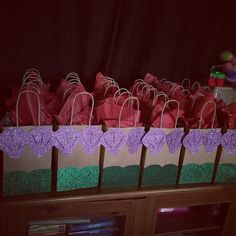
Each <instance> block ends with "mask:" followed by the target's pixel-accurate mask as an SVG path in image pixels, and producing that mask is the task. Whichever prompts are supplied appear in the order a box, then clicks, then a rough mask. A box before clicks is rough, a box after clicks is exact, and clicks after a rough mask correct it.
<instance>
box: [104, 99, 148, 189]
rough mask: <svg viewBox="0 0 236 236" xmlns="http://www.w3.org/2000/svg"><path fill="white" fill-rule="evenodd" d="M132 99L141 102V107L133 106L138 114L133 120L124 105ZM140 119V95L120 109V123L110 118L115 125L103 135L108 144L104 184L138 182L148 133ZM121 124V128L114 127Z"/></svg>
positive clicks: (122, 185)
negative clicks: (145, 137)
mask: <svg viewBox="0 0 236 236" xmlns="http://www.w3.org/2000/svg"><path fill="white" fill-rule="evenodd" d="M131 100H133V101H136V102H137V109H133V113H135V116H133V117H134V120H133V122H128V121H127V119H126V118H125V115H128V116H129V115H130V114H125V113H124V112H123V111H124V105H125V104H126V103H127V102H128V101H131ZM122 116H123V118H122ZM139 119H140V112H139V101H138V99H137V98H136V97H129V98H127V99H126V100H125V101H124V103H123V104H122V106H121V108H120V112H119V119H118V122H117V120H116V121H114V122H115V123H113V122H108V121H107V124H109V126H110V125H111V124H112V128H107V131H106V132H105V133H104V134H103V136H102V145H103V146H104V147H105V154H104V165H103V175H102V187H104V188H113V187H114V188H115V187H127V186H137V185H138V177H139V170H140V168H139V166H140V158H141V146H142V143H141V140H142V137H143V135H144V127H136V125H137V124H138V122H139ZM117 123H118V127H114V126H116V125H117ZM114 124H115V125H114ZM121 127H122V128H121Z"/></svg>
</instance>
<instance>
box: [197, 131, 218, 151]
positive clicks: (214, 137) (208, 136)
mask: <svg viewBox="0 0 236 236" xmlns="http://www.w3.org/2000/svg"><path fill="white" fill-rule="evenodd" d="M221 137H222V134H221V132H220V131H219V130H217V129H212V130H210V131H209V132H208V133H205V134H204V135H203V139H202V142H203V145H204V147H205V150H206V152H207V153H210V152H213V151H214V150H215V149H216V148H217V147H218V146H219V145H220V143H221Z"/></svg>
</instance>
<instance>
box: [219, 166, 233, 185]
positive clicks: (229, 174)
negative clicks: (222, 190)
mask: <svg viewBox="0 0 236 236" xmlns="http://www.w3.org/2000/svg"><path fill="white" fill-rule="evenodd" d="M215 181H216V182H236V165H234V164H225V163H224V164H223V163H222V164H219V166H218V170H217V175H216V180H215Z"/></svg>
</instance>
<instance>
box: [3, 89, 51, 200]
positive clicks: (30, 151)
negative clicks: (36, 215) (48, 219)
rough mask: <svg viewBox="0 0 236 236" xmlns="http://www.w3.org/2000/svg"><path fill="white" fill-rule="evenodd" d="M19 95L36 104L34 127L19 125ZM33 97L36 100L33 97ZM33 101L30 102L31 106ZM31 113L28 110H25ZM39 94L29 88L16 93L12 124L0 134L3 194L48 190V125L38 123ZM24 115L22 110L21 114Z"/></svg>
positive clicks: (49, 166)
mask: <svg viewBox="0 0 236 236" xmlns="http://www.w3.org/2000/svg"><path fill="white" fill-rule="evenodd" d="M22 95H26V96H27V99H26V100H25V101H26V103H27V104H25V106H26V107H27V106H29V104H28V102H31V108H32V107H33V108H37V106H38V109H37V111H38V117H37V122H38V126H19V120H20V117H19V111H18V108H19V102H20V99H21V97H22ZM34 96H35V97H36V98H37V103H38V104H37V103H35V102H33V101H35V100H34V99H33V97H34ZM33 103H34V105H33ZM29 107H30V106H29ZM31 112H32V113H34V114H36V112H33V111H32V110H29V113H31ZM40 113H41V108H40V98H39V95H38V94H37V93H36V92H34V91H30V90H25V91H22V92H20V93H19V95H18V98H17V102H16V127H7V128H5V129H4V130H3V132H2V133H1V134H0V149H1V150H2V151H3V153H4V154H3V171H4V175H3V194H4V195H5V196H9V195H20V194H30V193H39V192H48V191H50V189H51V149H52V146H53V131H52V126H50V125H47V126H46V125H44V126H41V120H40V119H41V116H40ZM27 115H28V114H27V113H26V114H25V116H27ZM31 115H32V114H31Z"/></svg>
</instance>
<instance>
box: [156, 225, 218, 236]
mask: <svg viewBox="0 0 236 236" xmlns="http://www.w3.org/2000/svg"><path fill="white" fill-rule="evenodd" d="M221 228H222V227H221V225H212V226H206V227H199V228H194V229H185V230H176V231H171V232H164V233H156V234H153V236H171V235H173V234H180V233H181V234H184V233H195V232H202V231H203V232H205V231H212V230H219V231H221Z"/></svg>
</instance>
